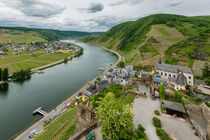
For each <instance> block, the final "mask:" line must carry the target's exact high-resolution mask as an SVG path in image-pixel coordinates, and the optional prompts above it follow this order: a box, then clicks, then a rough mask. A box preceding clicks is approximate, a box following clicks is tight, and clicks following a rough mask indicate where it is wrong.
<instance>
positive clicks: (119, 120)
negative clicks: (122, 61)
mask: <svg viewBox="0 0 210 140" xmlns="http://www.w3.org/2000/svg"><path fill="white" fill-rule="evenodd" d="M118 103H119V102H118ZM96 117H97V119H98V121H99V125H100V126H101V127H102V130H101V133H102V135H104V136H105V137H107V138H110V139H129V137H130V135H129V134H130V133H133V131H134V125H133V117H134V115H133V113H132V112H131V107H130V106H129V105H122V106H120V108H119V105H117V102H116V98H115V96H114V94H113V93H111V92H109V93H107V95H106V96H105V97H104V99H102V100H101V101H100V103H99V107H97V109H96Z"/></svg>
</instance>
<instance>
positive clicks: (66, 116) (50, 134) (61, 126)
mask: <svg viewBox="0 0 210 140" xmlns="http://www.w3.org/2000/svg"><path fill="white" fill-rule="evenodd" d="M76 121H77V107H73V108H70V109H68V110H67V111H66V112H64V113H63V114H62V115H61V116H59V117H58V118H57V119H55V120H53V121H52V122H51V123H50V124H49V125H47V126H46V128H45V129H44V131H43V132H42V133H40V134H39V135H38V136H36V137H35V138H34V140H52V139H54V140H66V139H68V138H69V136H71V135H72V134H73V133H74V132H75V131H76Z"/></svg>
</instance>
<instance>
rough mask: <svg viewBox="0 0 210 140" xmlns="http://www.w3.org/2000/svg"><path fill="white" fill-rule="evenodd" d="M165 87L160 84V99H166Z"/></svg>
mask: <svg viewBox="0 0 210 140" xmlns="http://www.w3.org/2000/svg"><path fill="white" fill-rule="evenodd" d="M165 94H166V93H165V86H164V84H163V83H161V84H160V98H161V99H165Z"/></svg>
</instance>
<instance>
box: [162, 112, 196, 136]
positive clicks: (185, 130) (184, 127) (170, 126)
mask: <svg viewBox="0 0 210 140" xmlns="http://www.w3.org/2000/svg"><path fill="white" fill-rule="evenodd" d="M159 118H160V120H161V122H162V125H163V129H164V130H165V131H166V132H167V133H168V134H169V135H171V136H173V137H175V138H176V139H178V140H200V138H199V137H197V136H195V134H194V132H195V131H194V130H193V129H191V127H190V124H189V123H188V122H186V121H185V120H183V119H180V118H174V117H173V116H169V115H161V116H160V117H159Z"/></svg>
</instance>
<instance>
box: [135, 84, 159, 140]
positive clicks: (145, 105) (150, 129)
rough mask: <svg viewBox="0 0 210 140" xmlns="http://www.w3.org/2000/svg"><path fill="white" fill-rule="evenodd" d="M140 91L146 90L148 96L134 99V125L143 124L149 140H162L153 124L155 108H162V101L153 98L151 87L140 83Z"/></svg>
mask: <svg viewBox="0 0 210 140" xmlns="http://www.w3.org/2000/svg"><path fill="white" fill-rule="evenodd" d="M140 92H142V93H144V92H145V93H146V94H147V98H143V97H139V98H136V99H135V101H134V105H133V107H134V114H135V116H134V125H135V127H136V128H137V126H138V124H142V125H143V127H144V128H145V129H146V130H145V133H146V135H147V137H148V139H149V140H160V139H159V137H158V136H157V135H156V128H155V127H154V126H153V124H152V118H153V117H154V116H155V114H154V110H156V109H157V110H160V102H159V100H156V101H153V100H152V99H151V97H150V89H149V88H146V86H144V85H140Z"/></svg>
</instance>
